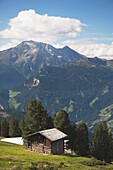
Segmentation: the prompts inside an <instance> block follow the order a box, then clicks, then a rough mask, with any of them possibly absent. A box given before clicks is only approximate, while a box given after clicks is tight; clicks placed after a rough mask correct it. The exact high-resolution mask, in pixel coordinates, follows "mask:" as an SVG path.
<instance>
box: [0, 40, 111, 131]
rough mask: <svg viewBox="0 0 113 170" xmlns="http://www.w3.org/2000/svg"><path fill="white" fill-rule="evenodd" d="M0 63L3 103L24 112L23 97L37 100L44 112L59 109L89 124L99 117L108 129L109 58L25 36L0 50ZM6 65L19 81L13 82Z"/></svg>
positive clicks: (1, 101) (109, 117)
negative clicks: (33, 39) (11, 46)
mask: <svg viewBox="0 0 113 170" xmlns="http://www.w3.org/2000/svg"><path fill="white" fill-rule="evenodd" d="M0 62H1V64H2V67H4V68H2V67H0V68H1V71H0V72H1V73H2V70H5V71H6V75H8V74H9V75H8V77H9V79H7V81H6V82H7V83H6V89H3V86H2V82H1V85H0V89H1V91H0V92H1V93H0V105H1V106H2V107H3V108H5V109H9V110H16V112H19V113H20V112H21V111H23V112H25V110H26V106H27V104H28V102H29V101H30V100H32V99H38V100H41V101H42V103H43V106H44V107H45V109H46V110H47V112H48V113H49V114H50V115H53V114H54V113H56V112H58V111H59V110H61V109H65V110H66V111H67V112H68V114H69V116H70V119H71V121H73V122H79V121H81V120H83V121H84V122H86V123H87V124H88V125H89V127H92V126H94V125H95V124H96V123H98V122H99V121H100V120H105V121H107V122H108V124H109V126H110V127H112V128H113V125H112V124H113V60H111V61H110V60H109V61H108V60H102V59H99V58H98V57H95V58H87V57H85V56H83V55H81V54H79V53H77V52H76V51H73V50H72V49H70V48H69V47H67V46H66V47H64V48H61V49H56V48H54V47H53V46H51V45H49V44H45V43H38V42H33V41H25V42H22V43H21V44H20V45H18V46H16V47H15V48H11V49H8V50H5V51H2V52H0ZM6 66H7V67H6ZM7 69H12V71H11V73H12V75H13V74H14V73H15V74H18V75H17V76H15V78H14V79H15V80H16V78H18V79H19V80H21V81H20V82H18V83H17V84H15V80H13V79H12V78H13V77H11V74H10V72H9V71H8V72H7ZM3 72H4V71H3ZM4 75H5V74H4ZM19 75H20V77H19ZM1 78H3V77H2V76H1ZM10 79H12V80H11V81H10ZM9 82H12V85H11V86H9V88H8V87H7V84H8V83H9ZM13 83H14V86H13ZM4 87H5V86H4ZM1 96H2V97H1Z"/></svg>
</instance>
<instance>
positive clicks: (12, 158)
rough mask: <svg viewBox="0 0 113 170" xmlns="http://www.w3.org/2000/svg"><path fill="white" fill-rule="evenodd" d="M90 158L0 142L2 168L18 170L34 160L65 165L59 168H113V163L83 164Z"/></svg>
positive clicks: (82, 169) (0, 169)
mask: <svg viewBox="0 0 113 170" xmlns="http://www.w3.org/2000/svg"><path fill="white" fill-rule="evenodd" d="M88 160H89V158H84V157H68V156H54V155H42V154H38V153H35V152H31V151H28V150H27V149H26V148H25V147H23V146H18V145H14V144H10V143H5V142H0V170H4V169H5V170H6V169H7V170H9V169H13V170H17V169H20V170H21V169H22V170H24V169H29V167H30V166H31V164H32V162H39V161H41V162H48V163H51V165H53V166H55V165H60V163H61V162H63V163H64V166H62V167H61V168H57V169H59V170H78V169H80V170H106V169H109V170H112V169H113V165H107V166H95V167H90V166H86V165H82V163H81V162H82V161H88Z"/></svg>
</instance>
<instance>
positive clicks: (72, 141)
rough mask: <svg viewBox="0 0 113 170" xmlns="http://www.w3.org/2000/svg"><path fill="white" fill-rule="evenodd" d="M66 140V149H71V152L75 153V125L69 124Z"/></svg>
mask: <svg viewBox="0 0 113 170" xmlns="http://www.w3.org/2000/svg"><path fill="white" fill-rule="evenodd" d="M68 139H69V142H68V148H69V149H71V150H72V151H75V150H76V144H77V132H76V124H71V126H70V130H69V134H68Z"/></svg>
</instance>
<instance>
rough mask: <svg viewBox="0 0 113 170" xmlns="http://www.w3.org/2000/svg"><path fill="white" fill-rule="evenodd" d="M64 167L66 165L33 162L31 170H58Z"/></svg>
mask: <svg viewBox="0 0 113 170" xmlns="http://www.w3.org/2000/svg"><path fill="white" fill-rule="evenodd" d="M63 167H64V163H63V162H60V164H50V163H48V162H32V163H31V166H30V167H29V170H58V169H60V168H63Z"/></svg>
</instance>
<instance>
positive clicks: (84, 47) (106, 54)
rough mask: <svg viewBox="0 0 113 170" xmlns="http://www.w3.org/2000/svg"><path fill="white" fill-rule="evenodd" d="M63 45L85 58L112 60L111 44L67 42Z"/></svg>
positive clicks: (112, 44) (112, 48)
mask: <svg viewBox="0 0 113 170" xmlns="http://www.w3.org/2000/svg"><path fill="white" fill-rule="evenodd" d="M63 45H69V46H70V47H71V48H73V49H74V50H76V51H77V52H79V53H81V54H84V55H86V56H87V57H95V56H97V57H99V58H105V59H108V60H109V59H113V43H111V44H98V43H96V42H94V41H83V40H82V41H81V40H67V41H65V42H64V43H63Z"/></svg>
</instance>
